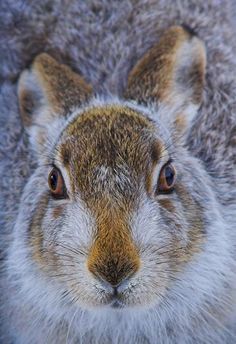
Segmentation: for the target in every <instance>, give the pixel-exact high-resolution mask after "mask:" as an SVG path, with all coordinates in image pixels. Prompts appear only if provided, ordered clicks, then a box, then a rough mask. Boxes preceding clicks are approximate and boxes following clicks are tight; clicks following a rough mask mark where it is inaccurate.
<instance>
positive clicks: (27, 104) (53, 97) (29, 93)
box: [18, 53, 92, 126]
mask: <svg viewBox="0 0 236 344" xmlns="http://www.w3.org/2000/svg"><path fill="white" fill-rule="evenodd" d="M31 71H32V73H33V79H31V80H30V81H29V80H28V82H26V80H27V78H28V77H27V75H26V74H24V73H23V74H22V77H21V78H20V81H19V86H18V94H19V104H20V110H21V115H22V119H23V121H24V123H25V125H26V126H29V125H30V124H31V123H32V120H33V117H32V115H34V114H35V112H37V111H38V110H39V108H40V107H41V106H42V104H44V105H46V106H48V107H49V108H50V116H52V117H53V116H55V115H53V112H57V113H60V114H63V115H68V114H69V113H70V111H71V109H73V107H74V106H78V105H79V104H82V103H84V102H86V101H87V100H88V99H89V98H90V97H91V94H92V87H91V86H90V85H89V84H88V83H87V82H86V81H84V79H83V78H82V77H81V76H80V75H78V74H76V73H74V72H73V71H72V70H71V69H70V68H69V67H67V66H66V65H63V64H59V63H58V62H57V61H56V60H54V59H53V58H52V57H51V56H49V55H48V54H46V53H42V54H40V55H38V56H37V57H36V58H35V60H34V62H33V65H32V67H31ZM26 73H28V72H26ZM25 79H26V80H25ZM28 83H34V84H35V86H34V87H33V88H32V89H31V87H32V85H29V84H28Z"/></svg>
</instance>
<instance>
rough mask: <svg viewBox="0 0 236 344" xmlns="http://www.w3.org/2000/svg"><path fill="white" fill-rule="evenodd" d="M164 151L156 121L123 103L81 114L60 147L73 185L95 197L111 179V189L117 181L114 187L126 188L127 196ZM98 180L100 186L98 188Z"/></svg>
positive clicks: (71, 124) (65, 133) (66, 133)
mask: <svg viewBox="0 0 236 344" xmlns="http://www.w3.org/2000/svg"><path fill="white" fill-rule="evenodd" d="M161 150H162V145H161V143H160V142H158V141H157V139H156V137H155V126H154V123H153V122H152V121H151V120H150V119H148V118H146V117H144V116H143V115H142V114H140V113H138V112H136V111H134V110H133V109H130V108H129V107H125V106H120V105H109V106H103V107H94V108H91V109H89V110H86V111H85V112H83V113H82V114H80V115H79V116H78V117H76V118H75V119H74V120H73V121H72V122H71V123H70V124H69V125H68V127H67V129H66V130H65V132H64V134H63V137H62V140H61V144H60V147H59V152H60V159H61V160H62V162H63V163H64V165H65V166H66V167H67V168H68V170H69V173H70V177H71V179H72V181H73V187H74V188H75V189H76V187H78V189H79V191H80V193H82V195H84V196H86V197H89V196H90V197H91V196H92V195H93V196H95V193H96V192H101V191H104V190H107V189H108V188H107V185H106V182H107V181H108V180H109V183H110V185H109V186H110V189H112V185H111V184H112V183H113V184H114V190H119V191H120V192H121V193H122V191H124V192H125V195H126V199H127V196H128V195H127V194H128V192H129V190H130V186H131V185H133V187H135V185H136V186H137V185H139V184H140V178H145V173H146V171H148V170H149V166H151V162H152V161H153V159H154V160H158V157H159V156H160V154H161ZM98 180H99V183H98V184H99V188H100V189H99V190H96V182H97V181H98ZM101 181H102V182H101ZM121 181H122V182H121ZM130 181H132V182H131V183H130ZM127 182H128V183H127ZM91 188H92V190H91ZM102 188H103V189H104V190H101V189H102ZM122 188H123V190H122ZM74 191H76V190H74ZM133 191H134V190H130V193H131V194H133Z"/></svg>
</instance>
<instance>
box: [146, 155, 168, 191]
mask: <svg viewBox="0 0 236 344" xmlns="http://www.w3.org/2000/svg"><path fill="white" fill-rule="evenodd" d="M172 161H173V159H172V158H170V156H169V155H167V156H164V159H163V158H162V159H160V160H159V161H158V162H157V163H156V164H155V165H153V166H152V170H151V172H150V177H149V180H150V183H149V187H148V192H149V193H150V194H151V195H154V194H155V191H156V187H157V183H158V179H159V175H160V172H161V170H162V168H163V167H164V166H165V165H167V164H169V163H171V162H172Z"/></svg>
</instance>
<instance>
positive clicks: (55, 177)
mask: <svg viewBox="0 0 236 344" xmlns="http://www.w3.org/2000/svg"><path fill="white" fill-rule="evenodd" d="M48 185H49V188H50V191H51V193H52V195H53V196H54V197H55V198H60V199H62V198H67V193H66V188H65V183H64V180H63V177H62V175H61V172H60V171H59V170H58V169H57V168H56V167H53V169H52V170H51V172H50V173H49V176H48Z"/></svg>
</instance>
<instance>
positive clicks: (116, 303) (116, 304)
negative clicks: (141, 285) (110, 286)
mask: <svg viewBox="0 0 236 344" xmlns="http://www.w3.org/2000/svg"><path fill="white" fill-rule="evenodd" d="M109 305H110V306H111V307H112V308H123V307H124V303H123V302H122V301H121V300H120V299H119V298H117V297H113V298H112V299H111V302H110V303H109Z"/></svg>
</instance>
